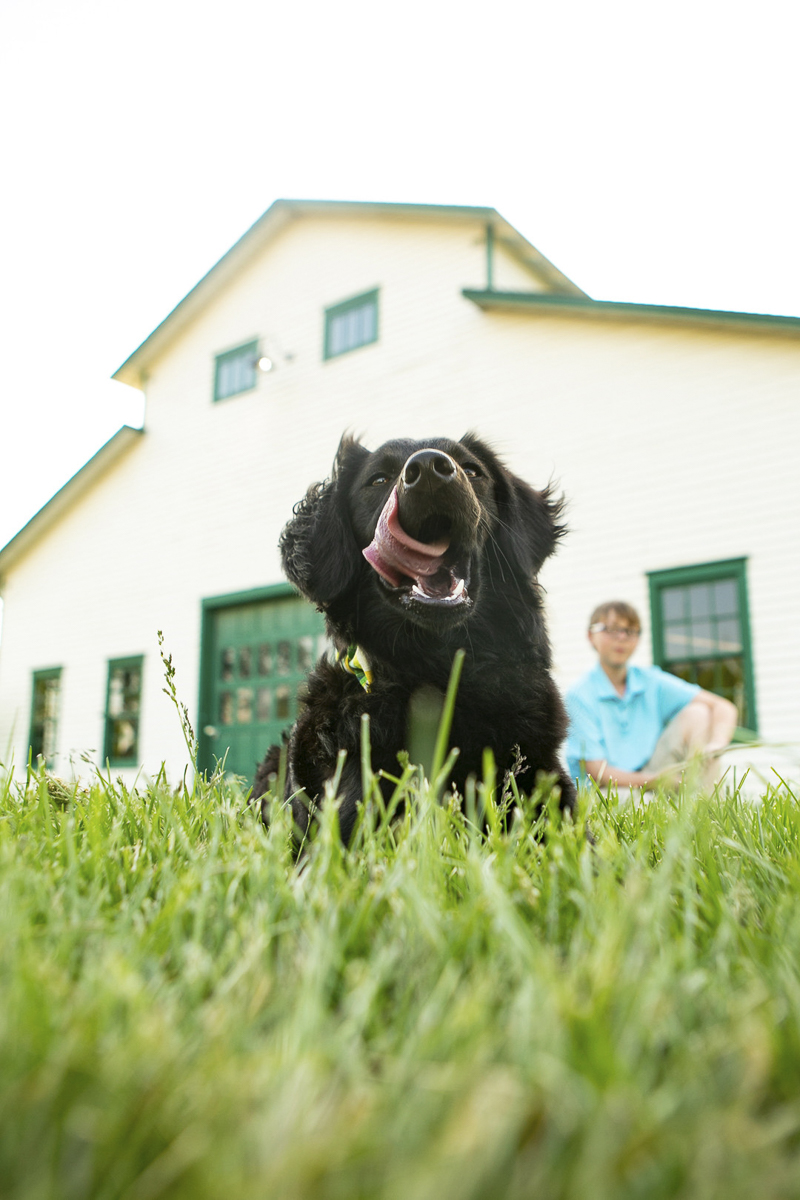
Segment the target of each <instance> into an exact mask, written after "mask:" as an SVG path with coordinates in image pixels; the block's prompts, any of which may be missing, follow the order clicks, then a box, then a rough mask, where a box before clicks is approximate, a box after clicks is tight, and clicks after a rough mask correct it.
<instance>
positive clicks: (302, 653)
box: [297, 637, 314, 675]
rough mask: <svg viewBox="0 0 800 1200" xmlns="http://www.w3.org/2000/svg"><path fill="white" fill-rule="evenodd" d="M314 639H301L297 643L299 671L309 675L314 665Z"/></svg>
mask: <svg viewBox="0 0 800 1200" xmlns="http://www.w3.org/2000/svg"><path fill="white" fill-rule="evenodd" d="M313 656H314V639H313V638H311V637H301V638H298V641H297V669H298V671H302V672H303V674H305V675H307V674H308V672H309V671H310V670H311V668H312V667H313V665H314V657H313Z"/></svg>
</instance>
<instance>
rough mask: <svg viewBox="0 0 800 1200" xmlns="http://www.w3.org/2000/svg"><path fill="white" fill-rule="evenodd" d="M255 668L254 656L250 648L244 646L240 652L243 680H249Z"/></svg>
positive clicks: (240, 669) (240, 670) (240, 671)
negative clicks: (253, 667)
mask: <svg viewBox="0 0 800 1200" xmlns="http://www.w3.org/2000/svg"><path fill="white" fill-rule="evenodd" d="M252 666H253V655H252V652H251V650H250V647H249V646H242V647H241V648H240V650H239V675H240V676H241V678H242V679H249V678H250V675H251V672H252Z"/></svg>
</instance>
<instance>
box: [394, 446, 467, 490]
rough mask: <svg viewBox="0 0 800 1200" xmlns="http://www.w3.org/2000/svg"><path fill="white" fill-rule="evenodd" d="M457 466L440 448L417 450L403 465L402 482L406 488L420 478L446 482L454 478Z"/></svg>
mask: <svg viewBox="0 0 800 1200" xmlns="http://www.w3.org/2000/svg"><path fill="white" fill-rule="evenodd" d="M457 471H458V468H457V466H456V464H455V462H454V461H453V459H452V458H451V457H450V455H449V454H445V453H444V451H442V450H418V451H417V452H416V454H412V455H411V457H410V458H409V459H408V460H407V462H406V465H405V466H404V467H403V483H404V484H405V486H406V488H412V487H414V485H415V484H416V483H419V481H420V479H424V478H426V477H428V478H434V479H436V480H437V481H438V482H442V483H444V482H446V481H447V480H448V479H453V478H455V475H456V472H457Z"/></svg>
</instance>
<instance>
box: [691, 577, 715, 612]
mask: <svg viewBox="0 0 800 1200" xmlns="http://www.w3.org/2000/svg"><path fill="white" fill-rule="evenodd" d="M689 612H690V613H691V615H692V617H693V618H695V619H696V618H698V617H707V616H708V615H709V613H710V612H711V588H710V587H709V586H708V584H707V583H698V584H695V586H694V587H690V588H689Z"/></svg>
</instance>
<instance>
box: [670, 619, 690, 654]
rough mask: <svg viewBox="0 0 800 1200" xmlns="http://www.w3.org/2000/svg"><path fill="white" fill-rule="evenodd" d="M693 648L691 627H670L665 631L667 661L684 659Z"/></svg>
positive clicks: (684, 625) (683, 625)
mask: <svg viewBox="0 0 800 1200" xmlns="http://www.w3.org/2000/svg"><path fill="white" fill-rule="evenodd" d="M690 648H691V635H690V633H689V626H688V625H686V624H681V625H668V626H667V628H666V629H665V630H664V650H665V653H666V656H667V659H673V658H684V657H685V655H686V654H688V653H689V650H690Z"/></svg>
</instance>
